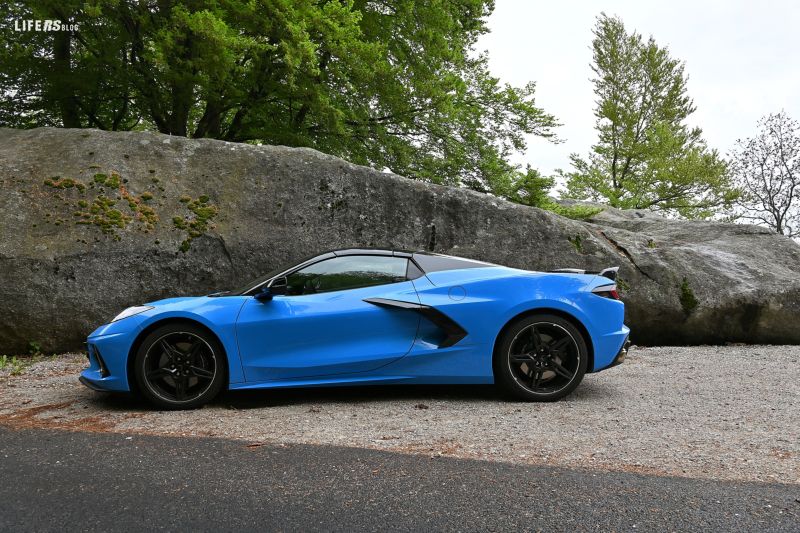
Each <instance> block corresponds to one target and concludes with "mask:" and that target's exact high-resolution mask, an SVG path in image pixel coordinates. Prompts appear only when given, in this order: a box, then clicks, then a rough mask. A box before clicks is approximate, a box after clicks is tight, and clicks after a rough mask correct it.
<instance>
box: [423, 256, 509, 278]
mask: <svg viewBox="0 0 800 533" xmlns="http://www.w3.org/2000/svg"><path fill="white" fill-rule="evenodd" d="M414 259H415V260H416V261H417V263H419V266H421V267H422V270H424V271H425V272H429V273H430V272H440V271H442V270H459V269H462V268H486V267H493V266H497V265H493V264H492V263H484V262H483V261H476V260H474V259H464V258H463V257H453V256H450V255H438V254H423V253H417V254H414Z"/></svg>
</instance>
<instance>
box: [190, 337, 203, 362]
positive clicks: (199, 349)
mask: <svg viewBox="0 0 800 533" xmlns="http://www.w3.org/2000/svg"><path fill="white" fill-rule="evenodd" d="M203 346H204V343H203V341H201V340H200V339H195V341H194V342H193V343H192V347H191V348H189V360H190V361H191V362H192V364H197V361H198V358H199V357H200V356H201V355H202V353H203Z"/></svg>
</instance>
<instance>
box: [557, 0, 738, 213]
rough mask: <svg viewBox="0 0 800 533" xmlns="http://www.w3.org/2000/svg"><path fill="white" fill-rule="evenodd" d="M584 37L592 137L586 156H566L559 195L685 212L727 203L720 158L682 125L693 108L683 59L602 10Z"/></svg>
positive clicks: (729, 191)
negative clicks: (567, 167) (592, 101)
mask: <svg viewBox="0 0 800 533" xmlns="http://www.w3.org/2000/svg"><path fill="white" fill-rule="evenodd" d="M592 44H593V50H594V61H593V64H592V71H593V72H594V78H593V80H592V81H593V83H594V91H595V94H596V95H597V107H596V108H595V117H596V119H597V121H596V128H597V133H598V141H597V144H595V145H594V146H593V147H592V151H591V153H590V154H589V156H588V158H586V159H584V158H582V157H581V156H579V155H578V154H572V155H571V156H570V159H571V161H572V166H573V170H572V171H571V172H565V173H563V175H564V176H565V177H566V178H567V194H566V196H567V197H570V198H577V199H591V200H594V201H602V202H606V203H608V204H609V205H611V206H613V207H618V208H623V209H654V210H660V211H664V212H666V213H667V214H672V215H680V216H684V217H687V218H698V217H699V218H702V217H707V216H710V215H711V214H713V213H714V211H715V210H716V209H718V208H720V207H721V206H726V205H729V204H730V202H731V201H733V200H734V199H735V197H736V195H737V192H736V190H735V189H734V188H732V187H731V185H730V182H729V178H728V176H727V172H726V165H725V162H724V161H723V159H722V158H721V157H720V156H719V154H718V153H717V151H716V150H710V149H709V148H708V147H707V146H706V143H705V141H704V140H703V138H702V130H701V129H700V128H690V127H689V126H687V125H686V119H687V118H688V117H689V116H690V115H691V114H692V113H693V112H694V111H695V107H694V105H693V103H692V100H691V99H690V98H689V96H688V95H687V90H686V75H685V73H684V65H683V63H681V62H679V61H678V60H675V59H672V58H671V57H670V56H669V51H668V50H667V49H666V48H662V47H659V46H658V45H657V44H656V42H655V41H654V40H653V38H652V37H651V38H649V39H648V40H646V41H645V40H644V39H643V38H642V36H641V35H640V34H638V33H636V32H632V33H629V32H627V31H626V30H625V26H624V25H623V23H622V21H621V20H620V19H619V18H616V17H609V16H607V15H605V14H601V15H600V17H598V19H597V25H596V26H595V28H594V40H593V43H592Z"/></svg>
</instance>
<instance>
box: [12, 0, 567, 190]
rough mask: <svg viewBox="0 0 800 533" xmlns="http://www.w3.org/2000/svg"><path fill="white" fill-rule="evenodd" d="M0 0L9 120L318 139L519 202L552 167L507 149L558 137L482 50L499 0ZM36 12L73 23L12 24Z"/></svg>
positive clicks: (377, 162)
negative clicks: (521, 161)
mask: <svg viewBox="0 0 800 533" xmlns="http://www.w3.org/2000/svg"><path fill="white" fill-rule="evenodd" d="M0 9H2V12H1V13H0V14H1V15H2V18H3V24H2V29H0V31H2V40H0V94H2V97H3V98H2V102H0V125H6V126H13V127H35V126H42V125H57V126H65V127H93V128H101V129H108V130H130V129H153V130H157V131H160V132H162V133H168V134H172V135H181V136H190V137H210V138H215V139H224V140H228V141H235V142H264V143H269V144H284V145H289V146H309V147H313V148H316V149H319V150H321V151H324V152H327V153H331V154H335V155H338V156H341V157H344V158H346V159H348V160H350V161H353V162H355V163H359V164H365V165H370V166H373V167H376V168H380V169H390V170H392V171H394V172H397V173H399V174H403V175H406V176H409V177H412V178H418V179H424V180H428V181H431V182H436V183H444V184H449V185H457V186H467V187H470V188H473V189H477V190H481V191H487V192H494V193H496V194H498V195H502V196H506V197H509V198H511V197H514V198H518V199H523V200H526V202H535V201H538V199H540V198H542V197H543V194H541V191H539V190H537V189H536V187H538V186H542V187H546V186H547V185H548V183H550V182H549V181H548V180H542V179H534V178H538V175H536V174H535V171H526V170H523V169H521V168H519V167H517V166H515V165H513V164H511V163H510V162H509V155H510V154H511V152H513V151H516V150H522V149H524V147H525V140H524V139H525V136H526V135H528V134H534V135H540V136H543V137H552V136H553V131H552V130H553V128H554V127H555V126H556V125H557V123H556V120H555V119H554V117H552V116H551V115H549V114H547V113H545V112H544V111H543V110H542V109H540V108H539V107H537V106H536V105H535V102H534V85H533V84H532V83H530V84H528V85H526V86H524V87H512V86H509V85H505V84H502V83H500V82H499V80H498V79H496V78H494V77H492V76H491V75H490V74H489V71H488V67H487V57H486V56H485V55H476V54H475V53H474V47H475V43H476V40H477V39H478V37H479V36H480V35H481V34H483V33H485V32H486V31H487V28H486V18H487V17H488V15H489V14H490V13H491V11H492V9H493V1H492V0H426V1H419V0H189V1H184V2H176V1H172V0H149V1H139V0H66V1H56V0H36V1H11V2H6V3H4V5H3V6H2V7H0ZM36 18H44V19H57V20H61V21H65V22H69V23H76V24H78V29H77V31H68V32H16V31H14V30H13V28H14V21H15V20H24V19H36ZM531 172H533V174H532V173H531ZM515 191H516V192H515ZM520 191H527V192H523V193H520ZM515 195H516V196H515Z"/></svg>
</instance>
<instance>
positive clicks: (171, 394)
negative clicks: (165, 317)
mask: <svg viewBox="0 0 800 533" xmlns="http://www.w3.org/2000/svg"><path fill="white" fill-rule="evenodd" d="M134 368H135V373H136V381H137V383H138V385H139V390H140V391H141V393H142V395H143V396H144V397H145V398H146V399H147V400H149V401H150V402H152V403H154V404H155V405H157V406H159V407H163V408H166V409H191V408H194V407H198V406H200V405H202V404H204V403H206V402H208V401H209V400H211V399H212V398H213V397H214V396H216V395H217V393H218V392H219V391H220V389H221V388H222V385H223V382H224V378H225V376H226V372H225V357H224V355H223V349H222V347H221V346H220V345H219V342H218V341H217V340H216V339H215V338H213V337H212V336H211V335H209V334H208V333H207V332H206V331H204V330H203V329H201V328H199V327H196V326H192V325H190V324H177V323H176V324H167V325H165V326H162V327H160V328H158V329H156V330H155V331H153V332H152V333H150V335H148V336H147V338H146V339H145V340H144V342H142V345H141V346H140V348H139V350H138V352H137V354H136V361H135V363H134Z"/></svg>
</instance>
